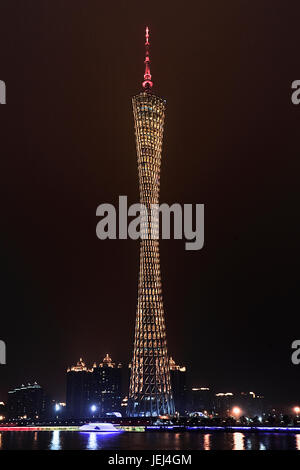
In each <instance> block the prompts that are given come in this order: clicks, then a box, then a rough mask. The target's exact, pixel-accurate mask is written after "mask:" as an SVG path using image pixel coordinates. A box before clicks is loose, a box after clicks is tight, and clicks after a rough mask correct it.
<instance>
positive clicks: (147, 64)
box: [143, 26, 153, 92]
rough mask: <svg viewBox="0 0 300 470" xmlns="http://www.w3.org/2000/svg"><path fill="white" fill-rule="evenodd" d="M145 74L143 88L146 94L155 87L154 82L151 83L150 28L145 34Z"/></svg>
mask: <svg viewBox="0 0 300 470" xmlns="http://www.w3.org/2000/svg"><path fill="white" fill-rule="evenodd" d="M145 39H146V41H145V49H146V51H145V61H144V64H145V73H144V81H143V88H144V90H145V91H146V92H149V91H150V90H151V88H152V87H153V82H152V81H151V73H150V57H149V46H150V43H149V28H148V26H146V33H145Z"/></svg>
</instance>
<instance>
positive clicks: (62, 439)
mask: <svg viewBox="0 0 300 470" xmlns="http://www.w3.org/2000/svg"><path fill="white" fill-rule="evenodd" d="M7 449H11V450H22V449H32V450H68V449H72V450H77V449H78V450H101V449H106V450H146V449H147V450H162V449H165V450H300V434H296V433H295V434H294V433H268V432H264V433H263V432H262V433H257V434H256V433H242V432H233V433H229V432H214V433H199V432H182V433H176V432H128V433H126V432H124V433H117V434H116V433H112V434H110V433H93V432H92V433H83V432H78V431H57V430H55V431H2V432H0V450H7Z"/></svg>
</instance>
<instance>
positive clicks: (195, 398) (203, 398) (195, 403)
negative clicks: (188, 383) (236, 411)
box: [188, 387, 214, 414]
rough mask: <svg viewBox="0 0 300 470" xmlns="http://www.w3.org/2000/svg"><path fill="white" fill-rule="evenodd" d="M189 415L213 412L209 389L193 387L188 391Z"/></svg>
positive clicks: (211, 393)
mask: <svg viewBox="0 0 300 470" xmlns="http://www.w3.org/2000/svg"><path fill="white" fill-rule="evenodd" d="M188 411H189V413H204V412H205V413H204V414H211V413H212V412H213V411H214V394H213V392H212V390H211V389H210V388H209V387H193V388H192V389H191V390H190V391H189V398H188Z"/></svg>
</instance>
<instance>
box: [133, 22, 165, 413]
mask: <svg viewBox="0 0 300 470" xmlns="http://www.w3.org/2000/svg"><path fill="white" fill-rule="evenodd" d="M145 48H146V57H145V74H144V81H143V83H142V87H143V90H142V91H141V93H139V94H138V95H136V96H134V97H133V99H132V105H133V114H134V123H135V137H136V150H137V162H138V173H139V186H140V202H141V204H143V205H144V206H145V207H146V209H147V213H145V214H142V222H141V242H140V271H139V284H138V301H137V310H136V324H135V338H134V352H133V360H132V367H131V378H130V387H129V401H128V407H127V412H128V415H129V416H160V415H173V414H174V402H173V396H172V390H171V382H170V369H169V359H168V352H167V340H166V326H165V318H164V307H163V299H162V287H161V274H160V259H159V241H158V220H157V219H156V218H155V217H152V219H151V217H150V214H151V212H150V210H151V205H153V204H159V189H160V165H161V151H162V142H163V131H164V120H165V108H166V102H165V100H163V99H162V98H160V97H159V96H156V95H155V94H153V92H152V87H153V82H152V80H151V78H152V77H151V73H150V58H149V30H148V28H146V42H145Z"/></svg>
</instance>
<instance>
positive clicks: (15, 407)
mask: <svg viewBox="0 0 300 470" xmlns="http://www.w3.org/2000/svg"><path fill="white" fill-rule="evenodd" d="M7 411H8V417H9V418H10V419H41V418H44V417H45V415H46V399H45V393H44V390H43V388H42V387H41V386H40V385H39V384H37V383H36V382H34V383H33V384H28V385H21V387H18V388H15V389H14V390H10V391H9V392H8V410H7Z"/></svg>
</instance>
